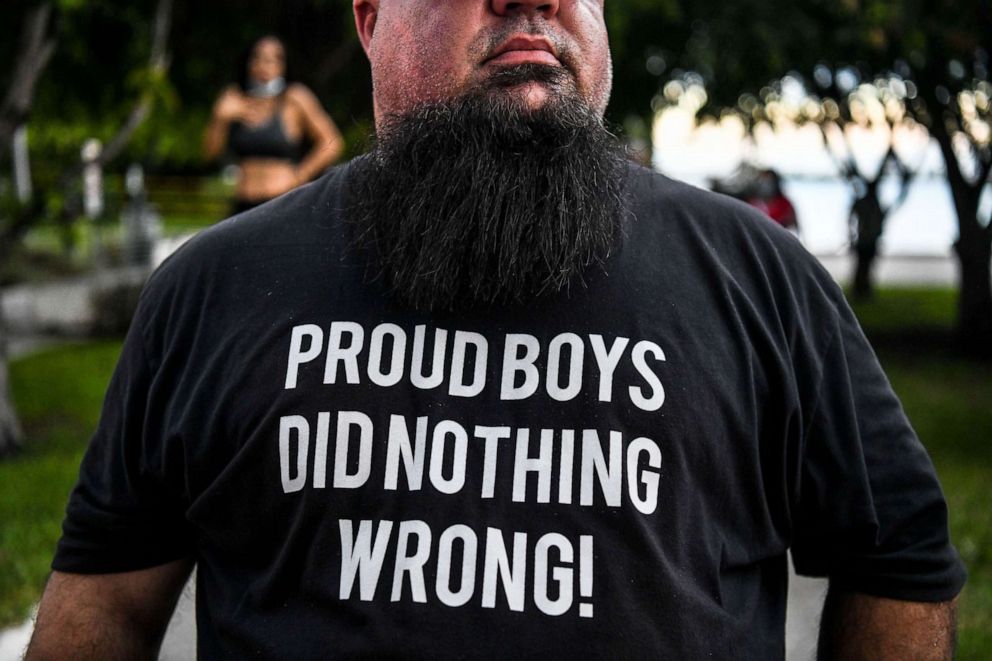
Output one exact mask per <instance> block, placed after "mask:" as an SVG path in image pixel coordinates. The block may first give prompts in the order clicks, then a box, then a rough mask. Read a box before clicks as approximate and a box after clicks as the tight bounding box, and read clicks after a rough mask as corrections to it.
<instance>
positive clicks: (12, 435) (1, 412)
mask: <svg viewBox="0 0 992 661" xmlns="http://www.w3.org/2000/svg"><path fill="white" fill-rule="evenodd" d="M22 440H23V434H22V432H21V424H20V421H19V420H18V419H17V411H16V410H15V409H14V402H13V400H12V399H11V398H10V383H9V379H8V376H7V334H6V330H5V327H4V322H3V314H2V313H0V457H5V456H7V455H11V454H13V453H14V452H16V451H17V450H18V449H20V447H21V441H22Z"/></svg>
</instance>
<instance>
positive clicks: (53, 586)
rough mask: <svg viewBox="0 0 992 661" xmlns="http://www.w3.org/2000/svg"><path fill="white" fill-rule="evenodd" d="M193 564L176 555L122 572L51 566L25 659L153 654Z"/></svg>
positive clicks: (138, 656) (41, 659)
mask: <svg viewBox="0 0 992 661" xmlns="http://www.w3.org/2000/svg"><path fill="white" fill-rule="evenodd" d="M192 568H193V563H192V561H191V560H178V561H175V562H170V563H168V564H165V565H160V566H158V567H152V568H150V569H142V570H140V571H132V572H123V573H120V574H93V575H85V574H66V573H62V572H52V575H51V577H50V578H49V579H48V585H47V586H46V587H45V594H44V595H43V596H42V598H41V606H40V607H39V609H38V620H37V623H36V624H35V629H34V636H33V637H32V639H31V644H30V645H29V646H28V651H27V655H26V656H25V657H24V658H25V661H45V660H48V659H80V660H87V659H107V660H110V661H113V660H116V659H155V658H156V657H157V656H158V649H159V647H160V646H161V644H162V637H163V636H164V635H165V629H166V627H167V626H168V624H169V618H170V617H171V616H172V611H173V610H174V609H175V607H176V601H177V600H178V599H179V594H180V593H181V592H182V588H183V585H185V583H186V579H187V578H188V577H189V573H190V571H191V570H192Z"/></svg>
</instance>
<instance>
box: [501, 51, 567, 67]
mask: <svg viewBox="0 0 992 661" xmlns="http://www.w3.org/2000/svg"><path fill="white" fill-rule="evenodd" d="M489 64H501V65H514V64H549V65H551V66H556V67H560V66H561V62H559V61H558V58H557V57H555V56H554V55H552V54H551V53H549V52H548V51H545V50H508V51H506V52H505V53H500V54H499V55H497V56H496V57H494V58H493V59H491V60H489Z"/></svg>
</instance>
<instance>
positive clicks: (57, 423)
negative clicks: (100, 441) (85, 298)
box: [0, 343, 120, 625]
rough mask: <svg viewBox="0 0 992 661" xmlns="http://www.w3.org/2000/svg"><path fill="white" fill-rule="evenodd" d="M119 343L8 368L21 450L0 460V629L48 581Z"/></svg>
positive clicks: (23, 609) (39, 357)
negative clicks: (20, 424) (21, 427)
mask: <svg viewBox="0 0 992 661" xmlns="http://www.w3.org/2000/svg"><path fill="white" fill-rule="evenodd" d="M119 353H120V344H119V343H102V344H91V345H85V346H74V347H64V348H61V349H56V350H53V351H49V352H44V353H41V354H38V355H36V356H33V357H31V358H28V359H26V360H22V361H14V362H13V363H12V364H11V366H10V378H11V384H12V388H13V394H14V400H15V403H16V405H17V407H18V410H19V412H20V415H21V420H22V422H23V424H24V430H25V435H26V439H25V440H26V441H27V442H26V444H25V449H24V451H23V452H22V453H21V454H19V455H18V456H16V457H15V458H13V459H10V460H8V461H4V462H2V463H0V625H6V624H13V623H15V622H17V621H19V620H21V619H23V618H24V617H25V616H26V615H27V613H28V609H29V608H30V607H31V605H32V604H34V603H35V602H36V601H37V599H38V597H39V595H40V594H41V589H42V587H43V585H44V582H45V578H46V577H47V576H48V571H49V562H51V558H52V553H53V551H54V549H55V542H56V540H57V539H58V537H59V534H60V530H61V522H62V514H63V512H64V510H65V502H66V499H67V497H68V495H69V491H70V489H71V488H72V485H73V484H74V483H75V480H76V475H77V473H78V467H79V461H80V459H81V457H82V452H83V449H84V448H85V444H86V441H87V440H88V437H89V434H90V433H91V432H92V430H93V428H94V427H95V426H96V422H97V418H98V414H99V410H100V402H101V401H102V400H103V394H104V391H105V390H106V387H107V382H108V381H109V379H110V372H111V370H112V368H113V366H114V363H115V362H116V360H117V355H118V354H119Z"/></svg>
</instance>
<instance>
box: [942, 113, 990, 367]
mask: <svg viewBox="0 0 992 661" xmlns="http://www.w3.org/2000/svg"><path fill="white" fill-rule="evenodd" d="M934 107H937V106H934ZM930 134H931V135H932V136H933V137H934V139H935V140H936V141H937V145H938V146H939V147H940V151H941V154H942V155H943V157H944V165H945V166H946V170H947V173H946V176H947V183H948V185H949V186H950V188H951V198H952V199H953V201H954V211H955V214H956V215H957V218H958V240H957V243H955V244H954V251H955V253H957V257H958V267H959V269H960V277H961V285H960V289H959V297H958V319H957V322H958V327H957V335H958V339H959V342H960V344H959V346H960V348H961V350H962V351H963V352H965V353H966V354H968V355H972V356H980V357H988V356H990V355H992V284H990V282H989V279H990V276H992V274H990V268H992V267H990V261H992V226H985V225H983V224H982V223H980V222H979V220H978V208H979V203H980V201H981V195H982V190H983V189H984V187H985V183H986V180H987V178H988V170H987V169H986V168H987V165H986V164H982V172H981V176H979V178H978V180H977V181H975V182H969V181H968V180H967V179H966V178H965V177H964V174H963V173H962V171H961V166H960V164H959V163H958V160H957V155H956V154H955V152H954V147H953V144H952V139H951V134H950V132H949V131H948V130H947V126H946V124H944V123H943V122H941V121H935V122H933V124H932V126H931V127H930Z"/></svg>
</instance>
